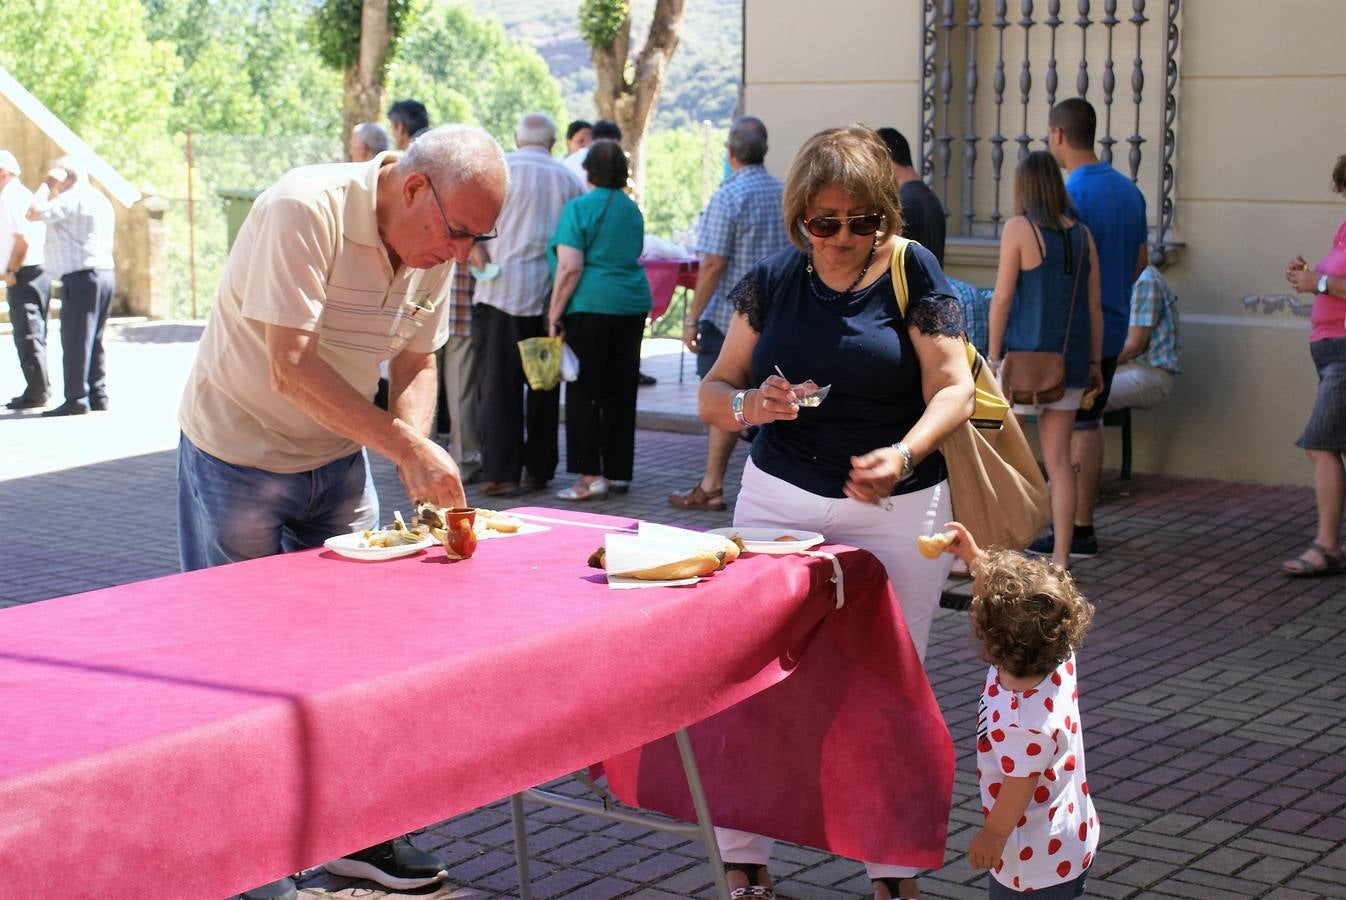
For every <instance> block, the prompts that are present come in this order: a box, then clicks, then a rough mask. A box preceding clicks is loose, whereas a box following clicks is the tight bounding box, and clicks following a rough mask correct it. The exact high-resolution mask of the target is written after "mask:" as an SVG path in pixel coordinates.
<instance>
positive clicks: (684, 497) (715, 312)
mask: <svg viewBox="0 0 1346 900" xmlns="http://www.w3.org/2000/svg"><path fill="white" fill-rule="evenodd" d="M727 148H728V151H729V168H730V169H731V170H732V172H731V174H730V176H729V178H728V179H727V180H726V181H725V182H724V183H723V184H722V185H720V189H719V190H718V191H716V192H715V195H714V196H713V197H711V198H710V203H709V205H707V206H706V212H705V214H704V215H703V216H702V221H701V227H700V230H699V233H698V235H697V240H696V244H697V247H696V249H697V251H698V252H699V253H700V254H701V270H700V272H699V273H698V275H697V278H696V290H695V293H694V295H693V299H692V304H691V308H690V309H688V311H687V317H686V318H685V319H684V320H683V323H682V342H683V343H684V344H686V345H687V349H688V350H691V351H692V352H693V353H695V354H696V373H697V374H698V375H700V376H701V377H702V378H705V377H706V373H707V372H709V371H710V368H711V366H713V365H714V364H715V359H716V357H718V356H719V355H720V347H721V346H722V345H723V344H724V336H725V334H727V333H728V331H729V323H730V322H731V321H732V320H733V318H734V307H733V304H732V303H731V302H730V300H729V292H730V291H732V290H733V289H734V286H735V285H737V284H738V283H739V281H740V280H741V279H742V278H743V276H744V275H746V274H748V270H749V269H750V268H752V266H753V264H754V263H756V262H757V261H758V260H759V259H761V258H763V257H765V256H770V255H771V254H773V253H775V252H777V251H779V250H784V249H785V248H786V247H788V246H790V239H789V238H788V237H787V236H786V234H785V223H784V222H782V221H781V195H782V194H783V193H784V191H785V186H784V185H783V184H782V183H781V180H780V179H779V178H776V177H775V176H774V175H771V174H769V173H768V172H767V170H766V169H765V168H764V167H763V165H762V161H763V160H764V159H766V149H767V144H766V126H765V125H763V124H762V121H761V120H760V119H756V118H753V117H752V116H739V117H738V118H737V119H735V120H734V122H733V124H732V125H731V126H730V128H729V142H728V144H727ZM736 437H737V435H736V434H735V433H734V432H732V431H722V430H721V429H719V428H715V427H712V428H711V429H710V447H709V450H708V452H707V454H706V471H705V474H704V476H703V477H702V479H701V480H700V481H699V482H697V483H696V485H695V486H693V487H692V489H691V490H690V491H687V492H686V493H682V494H670V495H669V497H668V502H669V503H670V504H672V505H673V506H675V507H677V508H678V509H724V506H725V504H724V472H725V469H727V468H728V467H729V456H730V454H731V453H733V450H734V441H735V439H736Z"/></svg>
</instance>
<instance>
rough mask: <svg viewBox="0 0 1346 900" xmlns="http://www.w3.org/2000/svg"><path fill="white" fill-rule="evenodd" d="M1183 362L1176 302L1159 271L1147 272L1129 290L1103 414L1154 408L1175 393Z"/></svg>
mask: <svg viewBox="0 0 1346 900" xmlns="http://www.w3.org/2000/svg"><path fill="white" fill-rule="evenodd" d="M1181 357H1182V340H1181V338H1180V337H1179V336H1178V298H1177V296H1176V295H1175V294H1174V293H1173V291H1172V289H1171V288H1169V286H1168V282H1167V281H1165V280H1164V276H1163V275H1160V274H1159V270H1158V269H1156V268H1155V267H1154V266H1146V267H1145V271H1143V272H1141V273H1140V277H1139V278H1137V279H1136V284H1135V286H1134V287H1132V288H1131V320H1130V322H1129V327H1128V328H1127V331H1126V345H1125V346H1123V347H1122V352H1121V353H1119V354H1118V355H1117V374H1116V375H1114V376H1112V394H1111V395H1110V396H1109V397H1108V405H1107V411H1108V412H1111V411H1112V410H1114V409H1128V408H1132V409H1144V408H1146V407H1150V406H1157V405H1158V404H1159V403H1160V402H1161V401H1162V400H1163V399H1164V398H1165V397H1167V396H1168V395H1169V393H1170V392H1171V391H1172V390H1173V376H1175V375H1177V374H1178V372H1179V371H1180V368H1179V360H1180V359H1181Z"/></svg>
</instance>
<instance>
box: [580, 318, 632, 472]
mask: <svg viewBox="0 0 1346 900" xmlns="http://www.w3.org/2000/svg"><path fill="white" fill-rule="evenodd" d="M564 324H565V339H566V343H567V344H569V345H570V349H571V350H574V351H575V355H576V356H577V357H579V361H580V377H579V378H577V379H576V380H574V381H572V382H570V383H569V384H567V385H566V468H567V469H568V470H569V471H571V472H574V473H575V474H576V475H602V476H604V477H605V478H608V479H611V480H616V481H630V480H631V472H632V469H633V468H634V466H635V459H636V391H637V389H638V388H639V382H638V380H637V379H638V378H639V377H640V339H641V336H642V335H643V334H644V331H645V316H643V315H638V316H613V315H605V314H603V313H573V314H571V315H569V316H566V317H565V321H564Z"/></svg>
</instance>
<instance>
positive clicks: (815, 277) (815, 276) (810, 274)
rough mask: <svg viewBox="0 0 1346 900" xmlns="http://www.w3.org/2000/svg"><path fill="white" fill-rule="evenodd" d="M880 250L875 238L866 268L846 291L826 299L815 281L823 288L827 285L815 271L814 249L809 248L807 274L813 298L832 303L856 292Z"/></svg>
mask: <svg viewBox="0 0 1346 900" xmlns="http://www.w3.org/2000/svg"><path fill="white" fill-rule="evenodd" d="M878 248H879V239H878V238H877V237H875V238H874V242H873V243H871V244H870V245H869V256H868V257H866V258H865V264H864V266H863V267H862V268H861V269H860V274H859V275H856V276H855V280H854V281H852V282H851V283H850V284H848V285H846V289H845V290H844V291H838V292H836V293H835V294H834V295H833V296H831V297H824V296H823V295H822V293H821V292H820V291H819V290H818V287H817V285H815V284H814V281H815V280H816V281H818V282H819V283H820V284H822V286H823V287H827V283H826V282H824V281H823V279H822V276H821V275H819V274H818V273H817V272H815V271H814V269H813V248H812V247H810V248H809V256H808V264H807V266H805V269H806V270H807V273H808V280H809V290H811V291H812V292H813V296H815V297H817V298H818V299H819V300H821V301H823V302H824V303H830V302H832V301H834V300H839V299H841V298H842V297H845V296H846V295H847V294H849V293H850V292H851V291H853V290H855V286H856V285H857V284H859V283H860V282H861V281H863V280H864V278H865V273H866V272H868V271H869V267H870V266H871V265H873V263H874V254H875V252H876V251H877V250H878ZM827 289H828V290H829V291H830V290H832V288H830V287H829V288H827Z"/></svg>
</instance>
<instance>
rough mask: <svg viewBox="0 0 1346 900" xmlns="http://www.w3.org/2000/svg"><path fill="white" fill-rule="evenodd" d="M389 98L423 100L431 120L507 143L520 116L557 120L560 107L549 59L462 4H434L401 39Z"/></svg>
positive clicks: (562, 110) (561, 111) (562, 111)
mask: <svg viewBox="0 0 1346 900" xmlns="http://www.w3.org/2000/svg"><path fill="white" fill-rule="evenodd" d="M388 96H390V97H393V98H402V97H414V98H416V99H417V100H420V101H421V102H422V103H424V104H425V106H426V109H427V110H429V112H430V123H431V124H432V125H438V124H443V123H446V122H467V123H471V124H477V125H481V126H482V127H483V128H485V129H486V130H487V131H489V132H490V133H491V134H492V135H494V136H495V138H496V139H497V140H499V141H500V142H501V143H502V144H504V146H505V147H506V148H509V147H513V145H514V125H515V122H516V121H517V120H518V118H519V116H520V115H521V114H522V113H525V112H530V111H540V112H545V113H548V114H549V115H551V116H552V117H553V118H555V119H556V120H557V121H558V122H559V123H562V125H563V120H564V116H565V106H564V104H562V102H561V91H560V88H559V87H558V86H557V84H556V79H554V78H552V76H551V72H549V71H548V69H547V64H546V62H545V61H543V59H542V57H541V56H539V55H538V54H537V52H536V51H535V50H533V48H532V47H531V46H529V45H528V44H526V43H524V42H523V41H518V40H514V39H511V38H510V37H509V36H508V35H506V34H505V29H504V28H503V27H502V26H501V25H500V23H499V22H498V21H497V20H495V19H488V18H482V17H479V16H477V15H475V14H474V13H473V12H472V10H471V8H470V7H469V6H468V5H467V4H466V3H435V4H434V5H433V6H432V7H430V8H429V9H428V10H426V11H425V12H424V13H423V14H421V15H420V16H419V17H418V19H417V22H416V28H415V29H414V30H413V31H412V32H410V33H408V34H407V35H406V36H405V37H403V38H402V46H401V48H400V51H399V53H398V61H397V62H396V63H395V64H394V65H393V67H392V69H391V71H390V73H389V78H388Z"/></svg>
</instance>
